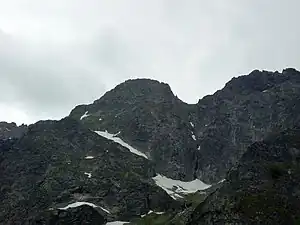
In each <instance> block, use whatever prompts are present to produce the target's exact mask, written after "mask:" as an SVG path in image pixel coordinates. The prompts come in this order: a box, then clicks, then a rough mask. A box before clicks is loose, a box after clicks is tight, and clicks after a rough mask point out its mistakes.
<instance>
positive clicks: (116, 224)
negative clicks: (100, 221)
mask: <svg viewBox="0 0 300 225" xmlns="http://www.w3.org/2000/svg"><path fill="white" fill-rule="evenodd" d="M127 223H130V222H123V221H114V222H108V223H106V225H123V224H127Z"/></svg>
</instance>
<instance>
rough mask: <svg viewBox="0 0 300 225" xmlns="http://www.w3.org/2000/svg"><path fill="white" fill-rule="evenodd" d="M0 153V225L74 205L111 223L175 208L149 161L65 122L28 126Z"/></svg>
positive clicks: (32, 218)
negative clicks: (84, 205)
mask: <svg viewBox="0 0 300 225" xmlns="http://www.w3.org/2000/svg"><path fill="white" fill-rule="evenodd" d="M0 149H1V151H0V177H1V189H0V191H1V193H0V198H1V199H0V200H1V203H2V204H1V205H0V224H23V222H24V220H25V221H26V220H27V221H34V220H35V216H36V215H37V214H39V213H41V212H44V211H53V210H54V211H55V210H57V209H59V208H64V207H66V206H68V205H69V204H72V203H74V202H89V203H92V204H94V205H96V206H97V208H98V209H99V211H100V212H101V213H102V215H104V216H105V218H108V219H109V218H110V219H111V220H112V219H115V218H120V219H125V220H126V219H129V218H132V217H134V216H139V215H141V214H144V213H146V212H148V211H149V210H150V209H152V210H159V211H165V210H170V209H172V208H176V207H177V206H179V204H177V203H176V202H175V201H174V200H173V199H172V198H171V197H170V196H169V195H168V194H167V193H166V192H164V191H163V189H161V188H160V187H158V186H157V185H155V182H154V181H153V180H152V177H154V176H155V170H154V168H153V166H152V163H151V162H150V161H149V160H147V159H145V158H143V157H140V156H137V155H135V154H132V153H130V152H129V150H128V149H127V148H124V147H123V146H121V145H119V144H117V143H114V142H113V141H110V140H108V139H105V138H103V137H102V136H100V135H98V134H96V133H95V132H92V131H90V130H88V129H86V128H84V127H82V126H81V125H80V124H79V123H78V122H77V121H75V120H72V119H69V118H66V119H63V120H61V121H41V122H38V123H37V124H34V125H31V126H29V128H28V132H27V133H26V135H24V136H23V137H22V138H20V139H16V140H7V141H6V142H3V143H2V145H1V146H0ZM29 224H31V223H30V222H29Z"/></svg>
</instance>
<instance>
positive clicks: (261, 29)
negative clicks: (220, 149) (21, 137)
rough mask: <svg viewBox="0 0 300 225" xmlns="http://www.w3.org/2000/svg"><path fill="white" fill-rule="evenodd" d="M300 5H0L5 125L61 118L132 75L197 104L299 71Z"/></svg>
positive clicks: (131, 0) (118, 1) (147, 1)
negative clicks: (266, 73) (264, 76)
mask: <svg viewBox="0 0 300 225" xmlns="http://www.w3.org/2000/svg"><path fill="white" fill-rule="evenodd" d="M299 8H300V2H299V0H285V1H282V0H226V1H225V0H187V1H186V0H9V1H7V0H0V88H1V95H0V120H5V121H15V122H17V123H18V124H20V123H22V122H24V123H31V122H35V121H37V120H40V119H47V118H54V119H58V118H61V117H64V116H66V115H68V113H69V112H70V110H71V109H72V108H73V107H74V106H75V105H78V104H81V103H89V102H92V101H93V100H95V99H97V98H99V97H100V96H101V95H102V94H103V93H104V92H105V91H107V90H109V89H111V88H113V87H114V86H115V85H116V84H118V83H120V82H123V81H124V80H126V79H129V78H137V77H147V78H154V79H158V80H160V81H164V82H167V83H169V84H170V86H171V88H172V90H173V92H174V93H175V94H177V95H178V96H179V97H180V98H181V99H182V100H184V101H186V102H189V103H196V102H197V101H198V99H199V98H201V97H203V96H204V95H206V94H211V93H213V92H215V91H216V90H217V89H220V88H222V87H223V85H224V84H225V83H226V82H227V81H228V80H230V79H231V78H232V77H234V76H238V75H242V74H248V73H249V72H251V71H252V70H254V69H266V70H279V71H281V70H282V69H283V68H286V67H295V68H297V69H299V68H300V43H299V40H300V24H299V21H300V14H299Z"/></svg>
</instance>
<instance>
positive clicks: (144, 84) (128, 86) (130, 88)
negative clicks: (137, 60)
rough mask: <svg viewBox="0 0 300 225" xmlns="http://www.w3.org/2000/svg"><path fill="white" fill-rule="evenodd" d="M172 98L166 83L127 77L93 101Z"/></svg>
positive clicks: (172, 95)
mask: <svg viewBox="0 0 300 225" xmlns="http://www.w3.org/2000/svg"><path fill="white" fill-rule="evenodd" d="M170 98H174V94H173V92H172V90H171V88H170V86H169V85H168V84H166V83H163V82H159V81H157V80H152V79H145V78H143V79H129V80H126V81H125V82H123V83H121V84H119V85H117V86H116V87H115V88H114V89H112V90H110V91H108V92H107V93H105V94H104V95H103V96H102V97H101V98H100V99H98V100H96V101H95V102H94V103H96V104H97V103H99V102H102V101H106V100H109V101H116V100H118V102H120V101H128V100H136V101H143V100H152V101H161V100H162V99H170Z"/></svg>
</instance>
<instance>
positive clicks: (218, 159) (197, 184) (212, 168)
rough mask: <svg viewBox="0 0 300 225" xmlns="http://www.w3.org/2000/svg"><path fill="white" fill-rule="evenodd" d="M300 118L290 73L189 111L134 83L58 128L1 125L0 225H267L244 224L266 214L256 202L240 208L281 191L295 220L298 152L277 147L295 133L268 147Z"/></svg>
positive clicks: (298, 80) (164, 88)
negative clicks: (237, 224) (127, 223)
mask: <svg viewBox="0 0 300 225" xmlns="http://www.w3.org/2000/svg"><path fill="white" fill-rule="evenodd" d="M299 112H300V72H298V71H296V70H294V69H286V70H284V71H283V72H282V73H279V72H274V73H273V72H267V71H253V72H252V73H250V74H249V75H247V76H241V77H238V78H234V79H232V80H231V81H229V82H228V83H227V84H226V85H225V87H224V88H223V89H222V90H220V91H217V92H216V93H215V94H213V95H210V96H206V97H204V98H203V99H201V100H199V102H198V103H197V104H192V105H189V104H186V103H184V102H182V101H181V100H180V99H178V98H177V97H176V96H175V95H174V94H173V93H172V91H171V88H170V87H169V86H168V85H167V84H164V83H160V82H158V81H154V80H149V79H136V80H128V81H126V82H124V83H122V84H120V85H118V86H117V87H116V88H114V89H113V90H111V91H109V92H107V93H106V94H105V95H104V96H102V97H101V98H100V99H98V100H96V101H95V102H94V103H92V104H89V105H80V106H77V107H75V108H74V109H73V110H72V112H71V113H70V115H69V116H67V117H66V118H64V119H62V120H60V121H50V120H49V121H40V122H38V123H36V124H33V125H30V126H29V127H25V126H21V127H17V126H16V125H15V124H7V123H1V124H0V128H1V129H0V179H1V182H0V200H1V203H2V204H1V205H0V224H8V225H10V224H47V225H54V224H55V225H56V224H100V225H102V224H107V225H113V224H124V222H118V221H131V222H132V224H149V223H150V224H157V225H158V224H169V225H185V224H187V223H189V224H218V223H219V224H226V223H225V222H228V223H229V224H235V221H234V219H236V221H240V222H245V223H246V224H247V223H248V224H251V223H252V222H253V220H255V218H256V217H255V216H257V218H258V219H257V220H256V221H267V222H269V221H270V222H271V221H273V220H268V218H266V217H263V216H264V215H270V214H268V213H269V212H270V211H263V214H262V215H260V214H259V215H256V214H255V216H254V214H251V215H250V214H249V215H248V214H247V215H245V212H246V211H247V210H248V209H249V210H250V211H251V210H252V211H251V212H255V213H257V212H260V211H257V210H256V209H259V210H262V208H260V207H258V206H257V205H259V204H261V202H259V201H258V200H257V201H256V199H254V202H255V203H253V204H252V203H251V204H250V206H251V207H252V208H251V207H250V206H249V207H250V208H249V207H248V208H242V209H241V207H245V204H244V205H242V206H241V205H239V202H236V199H244V198H243V196H248V195H252V194H253V193H254V194H257V193H264V191H263V190H266V191H265V192H267V195H266V196H258V199H259V200H261V199H262V198H267V199H268V198H269V196H271V194H270V193H272V194H275V196H278V202H277V201H275V202H274V201H273V202H272V201H271V200H270V202H272V203H274V204H282V205H283V206H284V209H285V210H286V211H284V213H285V215H286V217H282V219H283V221H284V222H286V221H288V222H290V221H292V222H294V221H295V220H296V218H292V216H291V215H295V214H294V213H298V211H297V210H296V209H295V205H293V204H298V203H299V202H298V200H297V198H298V194H297V193H298V187H299V185H298V183H297V182H298V180H297V179H298V178H297V176H298V170H297V168H298V164H297V163H298V161H297V160H298V158H297V157H298V155H297V154H298V153H297V151H298V150H297V149H298V144H299V143H298V142H296V141H295V140H296V138H294V139H293V138H291V139H289V138H286V139H284V138H283V139H282V140H281V139H280V138H281V137H298V136H297V135H298V133H297V132H298V131H294V130H293V131H291V130H288V131H286V133H284V134H280V135H279V136H275V137H272V138H273V139H272V138H271V139H266V141H262V140H263V139H264V138H265V137H266V136H268V134H269V133H270V132H274V131H280V130H284V129H287V128H290V127H294V126H295V125H297V124H299V122H300V114H299ZM293 132H294V133H293ZM285 134H287V135H285ZM278 138H279V139H280V140H281V142H278V141H277V139H278ZM257 141H262V142H257ZM289 141H290V142H291V143H290V142H289ZM253 142H257V143H256V144H254V145H252V146H251V147H250V148H249V149H250V150H249V149H248V150H247V147H248V146H249V145H251V144H252V143H253ZM276 146H279V147H278V148H279V150H278V151H277V150H276V151H275V152H274V149H277V147H276ZM291 146H294V147H291ZM252 149H254V151H252ZM284 149H285V150H286V149H288V151H285V150H284ZM290 149H293V151H294V153H290ZM261 150H264V151H261ZM293 151H292V152H293ZM264 152H266V153H264ZM286 152H288V153H286ZM277 154H278V155H277ZM276 157H277V158H276ZM280 160H282V162H284V165H285V163H287V164H291V165H292V167H291V168H290V167H288V168H285V167H283V168H281V166H282V164H280V163H281V161H280ZM237 162H239V164H237V165H238V166H236V163H237ZM277 164H278V165H279V167H280V169H278V168H277V167H276V165H277ZM268 165H270V166H271V169H270V171H271V178H270V176H269V175H268V174H269V172H268V171H269V170H268V171H267V169H266V166H268ZM274 165H275V169H274V168H273V166H274ZM232 166H234V167H232ZM231 168H233V169H232V170H231V172H230V173H229V175H228V177H227V178H226V179H227V181H226V182H220V181H221V180H222V179H223V178H225V176H226V174H227V172H228V170H230V169H231ZM281 169H282V170H281ZM286 169H287V173H288V175H287V174H286ZM261 170H262V171H263V172H262V171H261ZM247 171H251V172H247ZM272 171H273V172H274V171H275V172H274V174H275V178H274V177H272V176H274V174H273V172H272ZM282 174H283V175H282ZM276 177H277V178H276ZM299 177H300V176H299ZM274 179H275V180H274ZM282 179H283V180H282ZM289 179H290V180H289ZM285 182H286V183H285ZM219 186H221V188H220V189H219V188H218V187H219ZM275 187H276V188H277V189H276V188H275ZM252 188H253V190H255V191H258V190H259V191H260V192H255V191H254V192H251V191H252ZM264 188H265V189H264ZM197 190H201V191H198V192H197V193H196V194H194V192H196V191H197ZM234 190H235V191H234ZM269 190H270V193H269ZM212 192H213V194H211V193H212ZM238 193H239V195H237V194H238ZM254 194H253V195H254ZM269 194H270V195H269ZM207 196H209V197H207ZM241 196H242V197H241ZM291 196H294V197H295V198H294V200H295V201H294V202H293V204H292V205H289V204H288V201H289V200H291V199H292V197H291ZM206 197H207V198H206ZM250 198H251V197H250ZM228 199H229V200H228ZM204 200H205V201H204ZM248 200H249V199H248ZM250 200H251V199H250ZM203 201H204V202H203ZM228 201H229V205H228V204H227V203H228ZM246 201H247V198H246ZM202 202H203V203H202ZM256 203H257V204H256ZM255 204H256V205H255ZM284 204H285V205H284ZM198 205H199V206H198ZM219 209H221V212H220V211H219ZM222 210H223V211H222ZM239 210H240V211H239ZM286 212H287V213H286ZM280 213H281V212H278V213H277V214H276V215H277V217H276V216H275V218H279V219H280V218H281V217H280V215H283V214H282V213H281V214H280ZM229 214H230V215H231V217H230V216H229ZM224 218H225V219H224ZM227 218H228V219H227ZM232 218H233V219H232ZM286 218H287V219H286ZM154 220H155V221H156V222H155V223H154ZM273 222H274V221H273ZM274 224H276V223H274Z"/></svg>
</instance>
